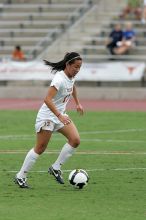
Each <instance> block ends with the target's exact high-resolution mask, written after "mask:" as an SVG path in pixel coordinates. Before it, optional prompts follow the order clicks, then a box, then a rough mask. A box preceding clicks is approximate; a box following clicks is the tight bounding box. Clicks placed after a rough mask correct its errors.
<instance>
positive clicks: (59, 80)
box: [36, 71, 75, 123]
mask: <svg viewBox="0 0 146 220" xmlns="http://www.w3.org/2000/svg"><path fill="white" fill-rule="evenodd" d="M74 81H75V79H74V78H73V79H69V78H68V77H67V75H66V74H65V73H64V71H61V72H57V73H56V74H55V76H54V78H53V80H52V82H51V85H50V86H54V87H55V88H56V89H57V94H56V96H55V97H54V98H53V103H54V104H55V106H56V108H57V109H58V111H59V112H60V113H62V114H63V113H65V110H66V105H67V103H68V101H69V99H70V96H71V94H72V92H73V85H74ZM47 120H49V121H52V122H54V123H60V121H59V119H58V118H57V117H56V116H55V115H54V113H53V112H52V111H51V110H50V109H49V108H48V106H47V105H46V104H45V103H44V104H43V105H42V106H41V108H40V110H39V112H38V115H37V119H36V121H37V122H39V121H47Z"/></svg>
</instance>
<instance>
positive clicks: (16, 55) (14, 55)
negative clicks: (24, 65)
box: [12, 45, 25, 61]
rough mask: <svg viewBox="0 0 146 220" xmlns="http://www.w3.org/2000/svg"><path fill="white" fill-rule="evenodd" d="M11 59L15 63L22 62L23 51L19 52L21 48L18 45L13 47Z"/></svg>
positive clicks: (23, 57) (23, 58)
mask: <svg viewBox="0 0 146 220" xmlns="http://www.w3.org/2000/svg"><path fill="white" fill-rule="evenodd" d="M12 59H13V60H16V61H24V60H25V56H24V53H23V51H22V50H21V47H20V46H19V45H18V46H16V47H15V49H14V51H13V53H12Z"/></svg>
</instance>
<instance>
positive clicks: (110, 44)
mask: <svg viewBox="0 0 146 220" xmlns="http://www.w3.org/2000/svg"><path fill="white" fill-rule="evenodd" d="M122 39H123V31H122V30H121V25H120V24H116V25H115V27H114V29H113V30H112V32H111V33H110V35H109V40H108V41H107V43H106V46H107V48H108V50H109V51H110V53H111V54H115V49H116V48H117V47H118V42H119V41H120V42H121V41H122Z"/></svg>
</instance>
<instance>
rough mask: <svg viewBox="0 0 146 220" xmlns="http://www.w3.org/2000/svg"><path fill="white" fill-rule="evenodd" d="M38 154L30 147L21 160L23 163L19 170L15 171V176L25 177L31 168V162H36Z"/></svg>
mask: <svg viewBox="0 0 146 220" xmlns="http://www.w3.org/2000/svg"><path fill="white" fill-rule="evenodd" d="M38 156H39V154H37V153H35V152H34V149H31V150H30V151H29V152H28V153H27V155H26V157H25V160H24V162H23V165H22V167H21V169H20V171H19V172H18V173H17V178H26V175H27V173H28V171H29V170H30V169H31V168H32V166H33V164H34V163H35V162H36V160H37V158H38Z"/></svg>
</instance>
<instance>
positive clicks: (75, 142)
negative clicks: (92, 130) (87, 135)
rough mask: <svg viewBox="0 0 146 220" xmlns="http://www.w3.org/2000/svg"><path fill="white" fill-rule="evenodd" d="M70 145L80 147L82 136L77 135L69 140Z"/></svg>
mask: <svg viewBox="0 0 146 220" xmlns="http://www.w3.org/2000/svg"><path fill="white" fill-rule="evenodd" d="M69 143H70V145H71V146H73V147H75V148H76V147H78V146H79V145H80V137H75V138H73V139H71V140H70V141H69Z"/></svg>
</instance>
